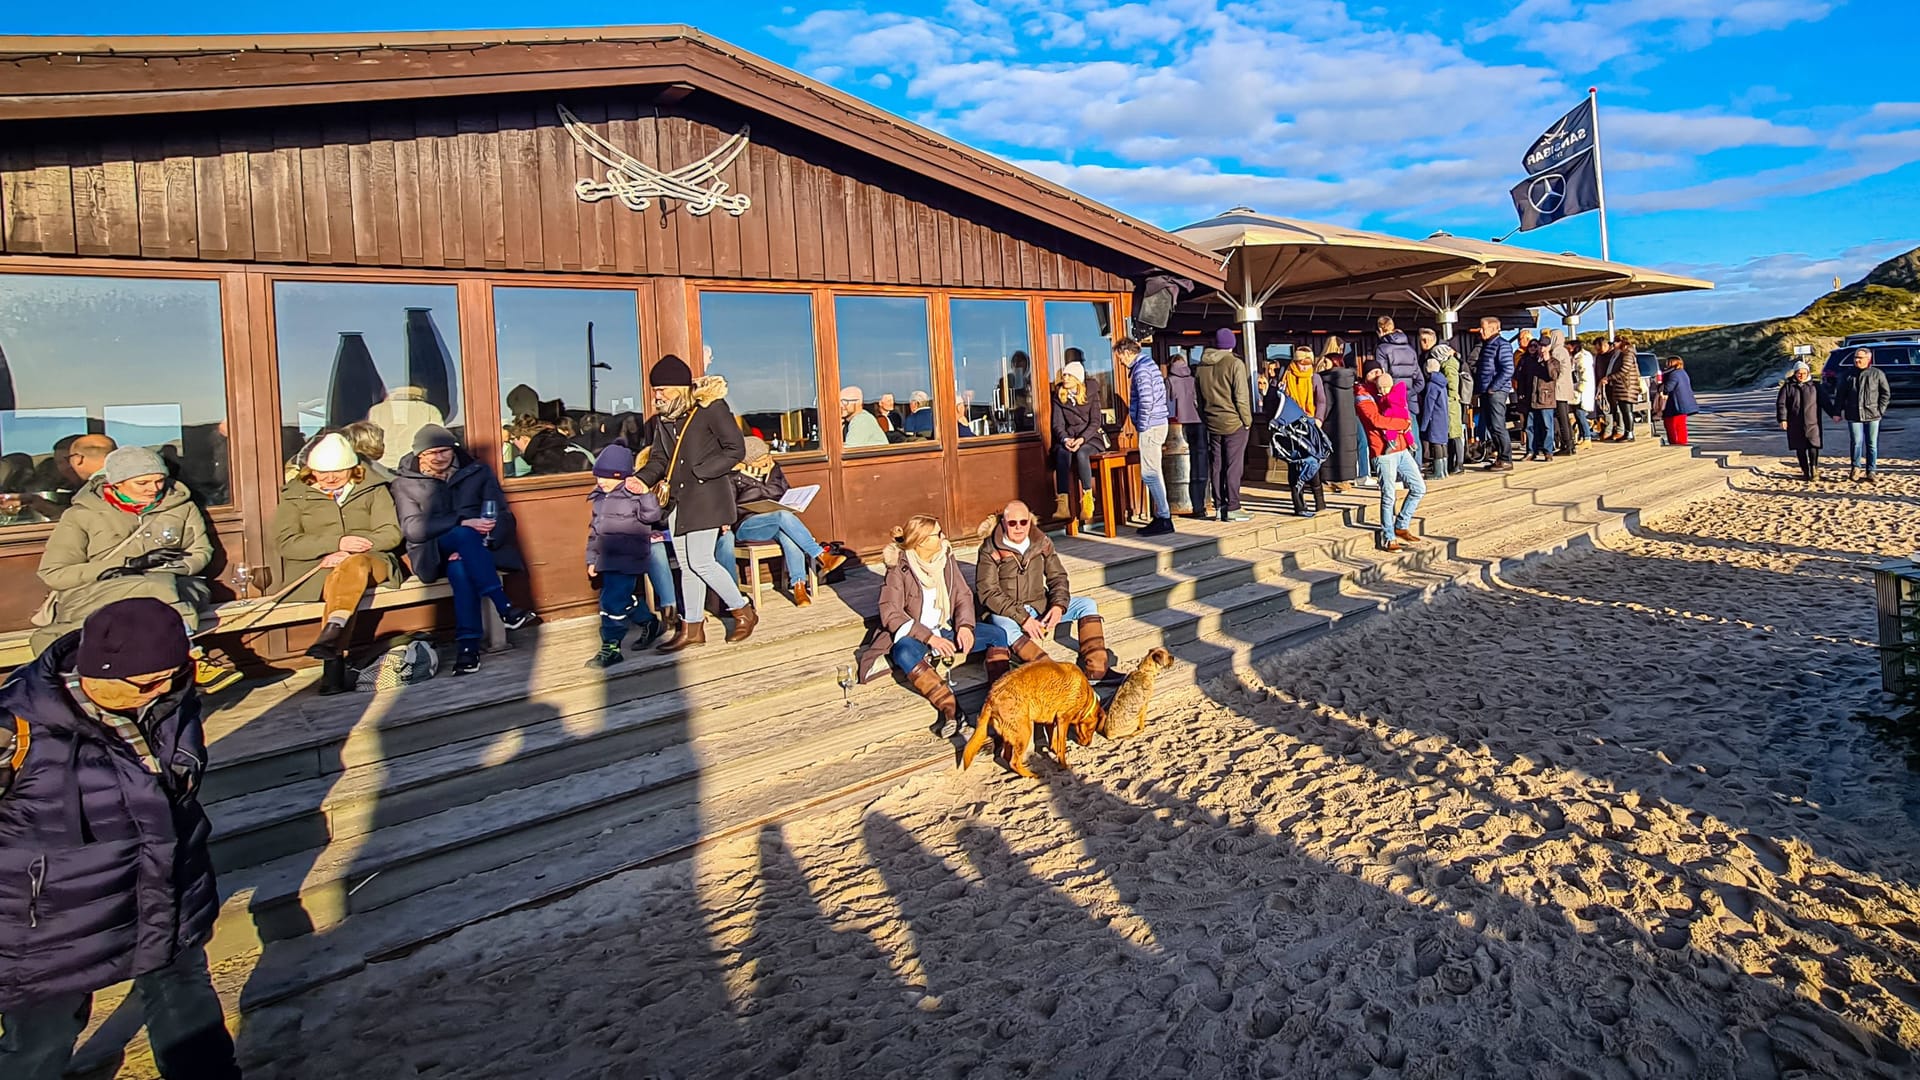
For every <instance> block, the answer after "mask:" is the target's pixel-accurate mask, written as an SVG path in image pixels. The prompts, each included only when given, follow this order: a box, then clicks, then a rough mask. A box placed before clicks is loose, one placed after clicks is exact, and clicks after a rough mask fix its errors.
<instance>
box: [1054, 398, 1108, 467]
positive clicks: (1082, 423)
mask: <svg viewBox="0 0 1920 1080" xmlns="http://www.w3.org/2000/svg"><path fill="white" fill-rule="evenodd" d="M1068 439H1085V440H1087V444H1086V446H1085V447H1083V448H1082V449H1085V450H1087V451H1089V452H1091V453H1095V454H1098V453H1100V452H1101V451H1102V450H1105V449H1106V448H1107V433H1106V431H1105V430H1104V429H1103V428H1102V427H1101V426H1100V406H1099V405H1096V404H1095V403H1094V402H1092V401H1091V400H1089V401H1083V402H1081V403H1080V404H1078V405H1070V404H1068V403H1067V402H1065V401H1062V400H1061V399H1060V398H1059V397H1058V396H1057V395H1056V396H1055V397H1054V399H1053V448H1054V449H1055V450H1064V449H1066V447H1067V440H1068Z"/></svg>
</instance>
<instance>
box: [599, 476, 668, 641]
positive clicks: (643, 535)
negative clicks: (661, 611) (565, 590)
mask: <svg viewBox="0 0 1920 1080" xmlns="http://www.w3.org/2000/svg"><path fill="white" fill-rule="evenodd" d="M593 483H594V487H593V490H592V491H590V492H588V493H587V499H588V501H590V502H592V503H593V517H592V519H591V520H590V521H589V522H588V523H587V576H588V577H594V576H598V577H599V578H600V651H599V652H597V653H595V654H594V655H593V658H592V659H591V660H588V661H587V666H588V667H596V668H610V667H612V666H613V665H615V664H617V663H619V662H620V660H621V658H622V657H621V652H620V647H621V645H622V643H623V642H625V641H626V637H627V628H628V627H629V626H634V627H638V628H639V630H640V642H639V644H637V645H635V646H634V648H636V649H644V648H646V647H647V646H649V645H651V644H653V639H654V638H657V637H659V636H660V619H659V617H658V616H656V615H654V613H653V610H652V609H651V608H649V607H647V605H646V604H645V602H644V601H643V600H642V598H641V597H640V596H639V595H637V594H638V592H639V590H640V579H641V578H643V577H645V576H646V573H647V564H648V562H649V561H650V560H651V559H652V557H653V534H654V531H655V530H657V529H659V528H660V526H661V524H662V523H663V522H664V521H665V520H666V516H667V515H666V514H664V513H662V512H661V510H660V500H659V499H658V498H656V497H655V496H654V494H653V492H652V491H649V490H648V489H647V486H646V485H645V484H642V483H641V482H640V481H638V480H636V479H634V476H633V451H632V450H631V449H629V448H628V447H627V444H626V443H623V442H615V443H614V444H613V445H612V446H609V447H607V448H606V449H604V450H602V451H600V454H599V456H597V457H595V458H594V459H593Z"/></svg>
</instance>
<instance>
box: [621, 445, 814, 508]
mask: <svg viewBox="0 0 1920 1080" xmlns="http://www.w3.org/2000/svg"><path fill="white" fill-rule="evenodd" d="M771 458H772V455H768V456H767V458H764V459H762V460H763V461H766V462H767V464H768V468H767V471H766V472H764V473H759V472H758V470H754V471H749V470H747V469H745V468H736V469H734V470H733V505H734V508H735V511H736V512H737V514H738V516H737V517H735V518H734V521H733V523H734V525H736V526H738V525H739V524H740V523H741V522H743V521H745V520H747V519H748V518H750V517H752V516H753V515H755V514H757V513H759V512H760V511H757V510H749V509H747V504H748V503H750V502H761V501H763V500H764V501H767V502H779V501H780V497H781V496H782V495H785V494H786V493H787V490H788V489H789V488H790V487H792V486H793V485H791V484H789V483H787V474H786V473H784V472H782V471H781V469H780V465H779V463H778V462H774V461H772V460H771ZM654 505H655V506H658V505H659V503H657V502H656V503H655V504H654Z"/></svg>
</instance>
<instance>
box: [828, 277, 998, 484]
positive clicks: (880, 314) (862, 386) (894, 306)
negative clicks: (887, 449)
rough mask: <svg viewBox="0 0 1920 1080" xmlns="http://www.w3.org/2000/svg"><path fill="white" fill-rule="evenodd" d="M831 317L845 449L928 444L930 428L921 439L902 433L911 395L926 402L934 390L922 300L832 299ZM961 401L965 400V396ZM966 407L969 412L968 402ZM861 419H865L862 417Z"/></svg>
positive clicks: (924, 308)
mask: <svg viewBox="0 0 1920 1080" xmlns="http://www.w3.org/2000/svg"><path fill="white" fill-rule="evenodd" d="M833 317H834V324H835V327H836V330H837V333H838V346H839V357H840V387H839V390H840V421H841V424H842V425H843V426H842V428H841V431H842V437H843V439H844V441H845V445H846V448H847V449H849V450H857V449H859V448H861V447H866V446H886V445H888V444H889V443H900V442H914V441H921V440H926V439H931V438H933V437H934V431H933V429H932V427H930V426H929V427H928V428H927V430H926V431H925V432H924V433H923V432H916V431H909V430H907V427H906V407H907V406H908V405H910V404H912V403H913V402H914V396H915V395H916V394H919V395H923V396H929V395H930V394H931V388H932V386H933V366H932V357H931V356H930V355H929V353H928V349H927V300H926V298H925V297H919V296H836V297H834V299H833ZM855 391H858V393H857V394H856V393H855ZM962 400H963V401H965V400H966V399H965V396H964V395H962ZM967 404H968V405H969V407H970V406H971V402H968V403H967ZM861 413H865V414H866V415H865V416H864V417H862V416H861V415H860V414H861Z"/></svg>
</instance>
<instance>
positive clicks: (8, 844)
mask: <svg viewBox="0 0 1920 1080" xmlns="http://www.w3.org/2000/svg"><path fill="white" fill-rule="evenodd" d="M206 770H207V743H206V735H205V732H204V730H203V729H202V727H201V721H200V694H199V691H197V690H196V689H195V688H194V685H193V661H192V656H191V654H190V652H189V646H188V642H187V631H186V627H185V625H184V624H182V622H181V621H180V614H179V613H178V612H177V611H175V610H174V609H173V608H172V607H170V606H169V605H167V604H166V603H164V602H162V601H160V600H158V599H155V598H153V597H145V596H143V597H135V598H132V599H126V600H118V601H115V602H113V603H111V604H108V605H106V606H105V607H102V608H100V609H99V610H97V611H95V612H94V613H93V614H91V615H89V616H88V617H87V619H86V621H85V622H84V623H83V624H82V625H81V627H80V629H78V630H74V631H72V632H70V633H68V634H66V635H64V636H62V637H61V638H60V639H59V640H57V641H55V642H54V643H53V644H52V645H50V646H49V647H48V648H47V649H46V650H45V651H44V652H42V653H41V654H40V656H39V658H38V659H36V660H35V661H34V662H33V663H31V664H29V665H27V666H26V667H22V668H18V669H16V670H15V671H14V673H13V675H12V676H11V677H9V678H8V679H7V681H6V684H5V685H4V686H0V955H4V956H5V957H6V958H7V959H6V961H5V963H0V1029H4V1031H5V1035H4V1036H0V1077H5V1078H6V1080H58V1078H59V1077H60V1075H61V1074H62V1073H63V1072H65V1071H66V1067H67V1062H68V1061H69V1059H71V1058H72V1056H73V1047H74V1043H75V1041H76V1040H77V1039H78V1038H79V1037H80V1033H81V1032H82V1031H83V1030H85V1028H86V1026H87V1021H88V1014H89V1013H90V1012H91V1010H92V1004H93V993H94V991H96V990H103V989H105V988H107V987H109V986H112V985H114V984H115V983H119V982H124V981H126V980H128V979H132V980H133V985H134V989H135V991H136V993H135V995H134V997H135V999H136V1000H137V1001H139V1002H140V1003H141V1005H142V1007H143V1008H144V1011H145V1013H146V1022H147V1038H148V1041H149V1042H151V1043H152V1045H153V1056H154V1060H155V1062H156V1063H157V1064H158V1066H159V1070H160V1075H161V1076H163V1077H166V1078H167V1080H229V1078H236V1077H238V1076H239V1075H240V1070H239V1068H238V1067H237V1066H236V1065H235V1063H234V1053H233V1039H232V1037H231V1036H229V1035H228V1034H227V1028H226V1021H225V1018H224V1016H223V1014H222V1012H221V1008H220V998H219V997H218V995H216V994H215V993H214V989H213V981H212V979H211V977H210V976H209V974H208V971H207V952H206V943H207V940H208V939H209V938H210V937H212V936H213V921H214V917H215V916H216V915H217V914H218V913H219V910H220V893H219V890H218V888H217V887H216V885H215V882H214V877H213V860H212V857H211V856H210V855H209V853H208V850H207V841H208V838H209V837H210V836H211V835H212V833H213V827H212V825H211V824H209V822H208V820H207V815H206V812H205V811H203V810H202V809H201V808H200V802H199V792H200V783H201V780H202V779H203V778H204V777H205V775H206Z"/></svg>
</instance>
